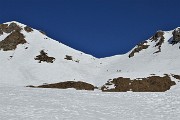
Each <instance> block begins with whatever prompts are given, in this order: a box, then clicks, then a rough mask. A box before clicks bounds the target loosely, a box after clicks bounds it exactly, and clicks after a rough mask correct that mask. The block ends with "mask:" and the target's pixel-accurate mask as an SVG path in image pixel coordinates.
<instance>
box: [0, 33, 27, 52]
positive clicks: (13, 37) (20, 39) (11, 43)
mask: <svg viewBox="0 0 180 120" xmlns="http://www.w3.org/2000/svg"><path fill="white" fill-rule="evenodd" d="M24 43H26V40H25V39H24V35H23V34H22V33H20V31H18V30H16V31H13V32H12V33H11V34H10V35H8V36H7V37H6V38H5V39H4V40H2V41H1V42H0V50H1V49H2V50H3V51H8V50H15V49H16V47H17V45H19V44H24Z"/></svg>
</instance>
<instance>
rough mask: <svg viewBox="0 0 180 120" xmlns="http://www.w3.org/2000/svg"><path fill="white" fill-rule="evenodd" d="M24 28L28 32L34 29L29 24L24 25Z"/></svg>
mask: <svg viewBox="0 0 180 120" xmlns="http://www.w3.org/2000/svg"><path fill="white" fill-rule="evenodd" d="M24 30H25V31H26V32H32V31H33V29H32V28H31V27H29V26H26V27H24Z"/></svg>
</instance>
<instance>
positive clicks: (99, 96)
mask: <svg viewBox="0 0 180 120" xmlns="http://www.w3.org/2000/svg"><path fill="white" fill-rule="evenodd" d="M0 119H1V120H110V119H111V120H178V119H180V94H179V93H177V92H165V93H102V92H98V91H95V92H90V91H75V90H58V89H41V88H38V89H33V88H24V87H14V86H0Z"/></svg>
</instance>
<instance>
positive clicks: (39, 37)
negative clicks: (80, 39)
mask: <svg viewBox="0 0 180 120" xmlns="http://www.w3.org/2000/svg"><path fill="white" fill-rule="evenodd" d="M10 23H12V22H8V23H7V24H10ZM14 23H16V24H18V25H19V26H21V27H22V28H24V27H25V26H26V25H24V24H21V23H18V22H15V21H14ZM21 33H23V34H24V36H25V40H26V41H27V43H25V44H23V45H18V47H17V48H16V49H15V50H12V51H2V50H1V51H0V61H1V62H0V76H1V80H0V82H1V83H6V84H14V85H41V84H43V83H55V82H62V81H68V80H75V81H84V82H88V83H91V84H93V85H96V86H102V85H103V84H104V83H106V81H108V80H109V79H113V78H116V77H128V78H137V77H140V78H142V77H148V76H150V74H156V75H160V76H163V74H165V73H166V74H169V73H173V74H179V73H180V62H179V61H180V49H179V45H180V44H179V43H178V44H175V45H173V46H172V44H169V42H168V41H169V40H170V39H172V36H173V35H172V31H166V32H164V37H165V39H164V43H163V44H162V46H161V52H159V53H156V54H153V53H154V52H155V51H157V47H155V44H156V42H154V41H153V42H151V40H150V39H149V40H147V43H146V44H148V45H150V46H149V47H148V48H147V49H143V50H142V51H140V52H139V53H135V56H133V57H131V58H129V57H128V55H129V53H130V52H131V51H130V52H128V53H126V54H124V55H117V56H112V57H108V58H101V59H97V58H95V57H93V56H91V55H88V54H85V53H82V52H80V51H77V50H74V49H72V48H70V47H68V46H66V45H64V44H62V43H59V42H57V41H55V40H53V39H51V38H49V37H47V36H46V35H44V34H42V33H41V32H39V31H38V30H35V29H33V31H32V32H29V33H28V32H26V31H25V30H22V31H21ZM7 35H8V34H3V35H1V36H0V41H1V40H3V39H4V38H5V37H6V36H7ZM26 47H28V49H25V48H26ZM41 50H44V51H45V52H47V53H48V56H50V57H54V58H55V61H54V63H46V62H42V63H38V61H36V60H34V58H35V57H36V56H37V55H39V54H40V53H39V52H40V51H41ZM66 55H70V56H72V57H73V60H80V62H79V63H77V62H75V61H68V60H65V59H64V58H65V56H66ZM10 56H13V57H12V58H10Z"/></svg>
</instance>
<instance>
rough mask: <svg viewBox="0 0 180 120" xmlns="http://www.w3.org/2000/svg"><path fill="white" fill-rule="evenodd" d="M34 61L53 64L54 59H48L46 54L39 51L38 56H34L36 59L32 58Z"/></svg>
mask: <svg viewBox="0 0 180 120" xmlns="http://www.w3.org/2000/svg"><path fill="white" fill-rule="evenodd" d="M34 59H35V60H39V63H41V61H43V62H47V63H53V62H54V60H55V58H54V57H49V56H48V55H47V53H46V52H44V50H41V51H40V55H38V56H36V58H34Z"/></svg>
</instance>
